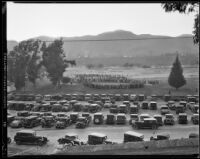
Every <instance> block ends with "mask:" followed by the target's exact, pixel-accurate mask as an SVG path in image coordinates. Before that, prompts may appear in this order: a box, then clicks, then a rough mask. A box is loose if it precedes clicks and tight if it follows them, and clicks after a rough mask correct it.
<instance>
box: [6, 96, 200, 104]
mask: <svg viewBox="0 0 200 159" xmlns="http://www.w3.org/2000/svg"><path fill="white" fill-rule="evenodd" d="M158 98H161V99H163V100H164V101H166V102H167V101H169V100H174V101H180V100H185V101H187V102H195V103H197V102H198V101H199V96H198V95H193V96H192V95H187V96H171V95H169V94H166V95H164V96H157V95H152V96H151V99H152V100H155V101H156V100H157V99H158ZM7 99H8V100H16V101H42V100H46V101H48V100H49V101H50V100H68V101H69V100H78V101H88V100H94V101H98V100H100V101H104V100H107V99H109V100H114V101H125V100H126V101H136V100H137V101H144V100H145V99H147V96H146V95H144V94H138V95H136V94H62V95H61V94H57V95H40V94H37V95H34V94H8V98H7Z"/></svg>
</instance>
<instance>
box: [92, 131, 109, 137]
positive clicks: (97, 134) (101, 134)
mask: <svg viewBox="0 0 200 159" xmlns="http://www.w3.org/2000/svg"><path fill="white" fill-rule="evenodd" d="M89 135H91V136H98V137H106V135H105V134H103V133H97V132H94V133H90V134H89Z"/></svg>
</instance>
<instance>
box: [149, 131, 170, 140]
mask: <svg viewBox="0 0 200 159" xmlns="http://www.w3.org/2000/svg"><path fill="white" fill-rule="evenodd" d="M169 139H170V135H169V134H168V133H159V134H156V135H154V136H151V137H150V140H155V141H157V140H169Z"/></svg>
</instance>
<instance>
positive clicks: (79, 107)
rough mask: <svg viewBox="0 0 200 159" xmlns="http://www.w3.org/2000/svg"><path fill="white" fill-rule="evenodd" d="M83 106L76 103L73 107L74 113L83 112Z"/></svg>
mask: <svg viewBox="0 0 200 159" xmlns="http://www.w3.org/2000/svg"><path fill="white" fill-rule="evenodd" d="M82 107H83V106H82V104H81V103H75V104H74V105H73V106H72V109H73V111H74V112H80V111H81V110H82Z"/></svg>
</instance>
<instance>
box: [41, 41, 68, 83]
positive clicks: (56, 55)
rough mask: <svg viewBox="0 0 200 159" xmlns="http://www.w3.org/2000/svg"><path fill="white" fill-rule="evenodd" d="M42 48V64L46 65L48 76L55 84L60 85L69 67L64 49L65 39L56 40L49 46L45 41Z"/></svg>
mask: <svg viewBox="0 0 200 159" xmlns="http://www.w3.org/2000/svg"><path fill="white" fill-rule="evenodd" d="M41 50H42V51H43V62H42V64H43V65H44V66H45V67H46V70H47V73H48V77H49V79H50V80H51V82H52V84H53V85H55V86H59V85H60V82H61V80H62V78H63V73H64V72H65V68H66V67H68V64H67V63H66V60H65V54H64V51H63V40H62V39H59V40H54V42H53V43H51V44H49V45H48V46H46V43H43V45H42V49H41Z"/></svg>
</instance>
